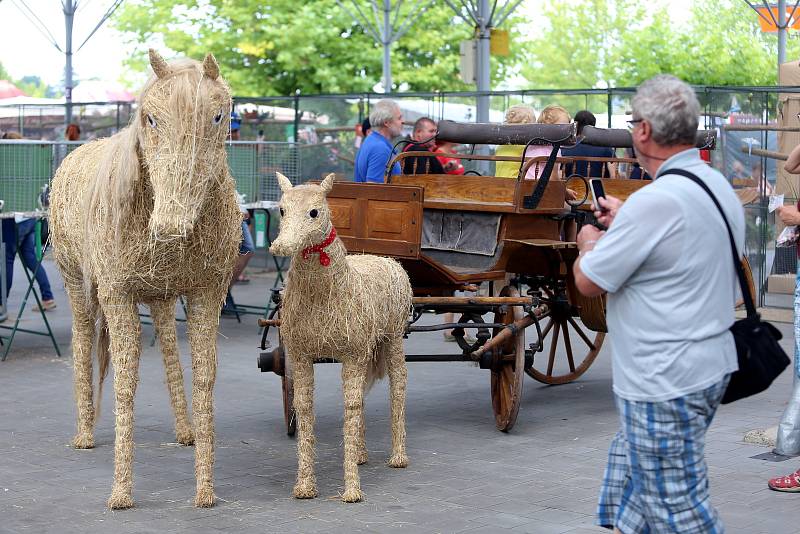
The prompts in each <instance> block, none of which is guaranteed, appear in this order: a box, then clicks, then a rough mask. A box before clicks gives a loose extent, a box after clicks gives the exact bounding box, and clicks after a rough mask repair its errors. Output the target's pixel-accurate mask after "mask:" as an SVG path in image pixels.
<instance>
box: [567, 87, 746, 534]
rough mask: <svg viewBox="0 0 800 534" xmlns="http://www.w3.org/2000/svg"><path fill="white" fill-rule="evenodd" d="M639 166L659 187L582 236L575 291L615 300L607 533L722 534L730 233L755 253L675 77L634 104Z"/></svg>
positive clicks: (607, 214)
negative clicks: (714, 443)
mask: <svg viewBox="0 0 800 534" xmlns="http://www.w3.org/2000/svg"><path fill="white" fill-rule="evenodd" d="M631 106H632V108H633V120H631V121H629V123H630V125H631V136H632V139H633V146H634V148H635V149H636V156H637V158H638V159H639V162H640V163H641V165H642V167H643V168H644V169H645V170H646V171H647V172H648V173H649V174H650V175H651V176H653V177H655V181H654V182H653V183H652V184H651V185H648V186H647V187H644V188H642V189H640V190H638V191H637V192H635V193H634V194H632V195H631V196H630V197H629V198H628V200H627V201H625V203H624V204H623V203H622V202H621V201H620V200H619V199H615V198H613V197H611V196H608V197H607V199H606V200H603V199H600V200H598V202H599V203H600V206H599V208H601V209H602V210H603V211H602V212H600V211H598V212H596V213H597V215H598V218H599V220H600V222H602V223H603V224H605V225H606V226H607V227H608V231H607V232H600V231H599V230H598V229H597V228H595V227H593V226H584V227H583V228H582V229H581V232H580V234H579V235H578V249H579V250H580V257H579V258H578V260H577V261H576V262H575V264H574V267H573V270H574V274H575V285H576V286H577V288H578V290H579V291H580V292H581V293H583V294H584V295H587V296H595V295H600V294H602V293H604V292H607V293H608V332H609V334H610V336H611V347H612V351H613V353H612V376H613V386H614V396H615V399H616V404H617V408H618V410H619V412H620V426H621V428H620V431H619V432H618V433H617V435H616V436H615V437H614V439H613V440H612V443H611V446H610V448H609V454H608V465H607V467H606V471H605V476H604V478H603V483H602V485H601V489H600V499H599V506H598V524H600V525H601V526H605V527H607V528H614V529H615V530H616V532H620V533H622V534H634V533H642V532H653V533H656V532H658V533H666V532H671V533H676V534H677V533H685V532H703V533H721V532H722V531H723V526H722V522H721V521H720V518H719V515H718V514H717V511H716V510H715V509H714V507H713V506H712V504H711V501H710V499H709V491H708V468H707V466H706V462H705V457H704V445H705V436H706V431H707V430H708V426H709V425H710V424H711V420H712V419H713V418H714V413H715V411H716V409H717V406H719V403H720V400H721V399H722V395H723V393H724V392H725V388H726V386H727V384H728V379H729V376H730V374H731V373H733V372H734V371H736V369H737V367H738V363H737V358H736V346H735V345H734V341H733V336H732V335H731V333H730V331H729V330H728V329H729V328H730V326H731V325H732V324H733V321H734V311H733V310H734V305H735V298H736V287H737V284H736V273H735V271H734V267H733V265H732V262H731V250H730V243H729V241H728V239H727V230H726V227H725V222H724V221H723V219H722V217H721V216H720V214H719V212H718V211H717V209H716V207H715V206H714V203H713V201H712V200H711V198H710V197H709V196H708V195H707V194H706V193H705V192H704V191H703V190H702V189H701V188H700V187H699V186H698V185H697V184H695V183H693V182H692V181H691V180H690V179H688V178H686V177H685V176H681V175H679V174H677V172H681V171H684V172H689V173H692V174H694V175H695V176H696V177H697V178H698V179H699V180H700V181H701V182H703V183H704V184H705V185H706V186H708V188H709V189H710V190H711V191H712V192H713V194H714V196H715V197H716V199H717V200H718V201H719V203H720V205H721V206H722V208H723V210H724V212H725V217H726V218H727V220H728V221H729V222H730V225H731V229H732V231H733V236H734V240H735V242H736V248H737V252H739V251H741V250H742V249H743V247H744V233H745V224H744V211H743V210H742V206H741V203H740V202H739V199H738V198H737V197H736V194H735V193H734V191H733V189H732V188H731V185H730V184H729V183H728V181H727V179H725V177H724V176H722V175H721V174H720V173H719V172H717V171H716V170H714V169H712V168H711V167H709V166H708V165H706V163H705V162H704V161H703V160H702V159H700V154H699V152H698V150H697V149H696V148H695V147H694V144H695V137H696V134H697V126H698V117H699V115H700V113H701V109H702V108H701V107H700V104H699V102H698V101H697V97H696V96H695V94H694V91H693V90H692V88H691V87H689V86H688V85H686V84H685V83H683V82H682V81H680V80H678V79H677V78H675V77H673V76H666V75H660V76H656V77H655V78H652V79H650V80H648V81H646V82H645V83H643V84H642V85H641V86H640V87H639V89H638V91H637V92H636V95H635V96H634V97H633V99H632V100H631Z"/></svg>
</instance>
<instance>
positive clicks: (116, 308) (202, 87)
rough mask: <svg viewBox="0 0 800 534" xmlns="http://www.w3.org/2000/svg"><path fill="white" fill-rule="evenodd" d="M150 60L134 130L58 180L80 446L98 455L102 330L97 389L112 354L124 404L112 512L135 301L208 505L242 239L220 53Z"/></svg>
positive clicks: (127, 462)
mask: <svg viewBox="0 0 800 534" xmlns="http://www.w3.org/2000/svg"><path fill="white" fill-rule="evenodd" d="M150 63H151V66H152V68H153V71H154V76H152V77H151V78H150V80H149V81H148V82H147V84H146V85H145V86H144V88H143V89H142V92H141V96H140V100H139V103H138V104H139V105H138V108H137V112H136V113H135V115H134V116H133V117H132V118H131V124H130V125H129V126H128V127H127V128H125V129H123V130H122V131H120V132H119V133H118V134H116V135H114V136H113V137H110V138H106V139H100V140H97V141H94V142H92V143H89V144H87V145H84V146H82V147H80V148H78V149H76V150H75V151H74V152H73V153H71V154H70V155H69V156H68V157H67V158H66V159H65V160H64V162H63V163H62V164H61V166H60V167H59V169H58V171H57V172H56V176H55V177H54V179H53V185H52V192H51V207H50V212H51V232H52V234H51V235H52V239H53V243H54V251H55V258H56V261H57V263H58V266H59V269H60V270H61V273H62V275H63V278H64V281H65V284H66V288H67V293H68V295H69V299H70V302H71V304H72V309H73V341H72V346H73V358H74V362H75V364H74V366H75V397H76V401H77V405H78V433H77V435H76V437H75V439H74V441H73V443H74V445H75V446H76V447H80V448H85V447H91V446H93V437H92V431H93V427H94V419H95V413H96V409H95V408H94V406H93V402H92V398H93V387H92V377H93V369H92V359H91V354H92V345H93V338H94V336H95V331H96V330H98V325H99V330H100V336H99V338H98V340H97V343H96V345H97V350H96V352H97V358H98V366H99V373H98V375H99V377H98V382H99V383H100V384H102V382H103V377H104V375H105V371H104V369H106V368H107V365H108V361H109V359H110V360H111V363H112V364H113V366H114V397H115V403H116V404H115V415H116V442H115V450H114V486H113V489H112V493H111V497H110V499H109V501H108V505H109V507H110V508H127V507H130V506H132V505H133V496H132V488H133V476H132V464H133V451H134V444H133V399H134V395H135V393H136V386H137V383H138V364H139V355H140V339H139V338H140V330H141V326H140V322H139V317H138V308H137V305H138V304H140V303H143V304H147V305H149V306H150V309H151V311H152V315H153V321H154V324H155V326H156V333H157V336H158V338H159V342H160V345H161V348H162V352H163V355H164V365H165V369H166V373H167V382H168V386H169V392H170V399H171V402H172V406H173V409H174V411H175V419H176V422H175V431H176V437H177V440H178V441H179V442H181V443H184V444H191V443H192V442H193V441H194V443H195V446H196V447H195V474H196V478H197V494H196V497H195V504H196V505H197V506H211V505H212V504H213V500H214V495H213V486H212V478H213V477H212V468H213V463H214V424H213V406H212V391H213V386H214V378H215V376H216V363H217V362H216V333H217V327H218V324H219V310H220V307H221V305H222V302H223V300H224V298H225V294H226V291H227V287H228V283H229V281H230V276H231V272H232V270H233V264H234V261H235V258H236V255H237V253H238V244H239V240H240V238H241V234H240V232H241V229H240V228H241V227H240V220H241V219H240V214H239V208H238V205H237V198H236V194H235V186H234V182H233V179H232V178H231V176H230V174H229V171H228V165H227V161H226V153H225V144H224V143H225V138H226V136H227V130H228V128H229V122H230V109H231V97H230V91H229V89H228V86H227V84H226V83H225V82H224V80H222V79H221V78H219V67H218V66H217V63H216V60H214V58H213V56H211V55H210V54H209V55H208V56H207V57H206V58H205V61H204V62H203V63H202V64H201V63H199V62H197V61H192V60H188V59H186V60H179V61H173V62H170V63H168V62H166V61H164V59H162V58H161V57H160V56H159V55H158V54H157V53H156V52H155V51H153V50H151V51H150ZM179 295H184V296H186V298H187V303H188V311H189V324H188V330H189V342H190V346H191V352H192V383H193V384H192V412H193V417H194V431H193V430H192V425H191V424H190V423H189V419H188V414H187V407H186V398H185V394H184V391H183V379H182V370H181V367H180V362H179V360H178V350H177V342H176V337H175V324H174V305H175V300H176V299H177V297H178V296H179ZM104 325H107V333H104V332H105V328H104V327H103V326H104ZM106 334H107V335H106ZM106 347H108V349H107V350H106ZM98 401H99V395H98Z"/></svg>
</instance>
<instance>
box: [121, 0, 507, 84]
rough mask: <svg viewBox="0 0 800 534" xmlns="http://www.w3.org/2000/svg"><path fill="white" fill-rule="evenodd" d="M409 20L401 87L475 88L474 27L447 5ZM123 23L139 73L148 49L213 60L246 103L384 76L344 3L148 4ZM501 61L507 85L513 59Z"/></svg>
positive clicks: (373, 47)
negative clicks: (462, 65) (469, 70)
mask: <svg viewBox="0 0 800 534" xmlns="http://www.w3.org/2000/svg"><path fill="white" fill-rule="evenodd" d="M362 4H366V2H362ZM406 4H407V5H411V4H412V2H406ZM365 14H367V15H370V16H371V14H372V12H371V10H370V9H369V8H367V10H366V11H365ZM404 16H408V17H415V19H416V20H414V23H413V27H412V29H411V31H409V32H408V33H407V34H406V35H405V36H404V37H403V38H401V39H400V40H399V42H397V43H395V44H394V46H393V47H392V78H393V81H394V82H395V88H397V86H398V85H400V84H403V87H404V88H405V87H407V88H408V90H411V91H414V90H419V91H435V90H465V89H469V88H470V87H471V86H470V85H467V84H464V83H463V82H462V81H461V80H460V79H459V77H458V65H459V42H460V41H462V40H464V39H468V38H470V36H471V34H472V28H471V26H470V25H469V24H467V23H466V22H465V21H464V20H463V19H461V18H460V17H459V16H457V15H456V14H455V13H454V12H453V11H452V10H451V9H450V8H449V7H447V6H446V5H445V4H444V3H441V2H436V3H435V5H434V6H433V7H432V8H430V9H429V10H428V11H426V12H425V13H424V14H422V15H417V14H414V13H404V14H402V15H401V17H400V20H403V18H404ZM115 25H116V27H117V29H119V30H121V31H122V32H124V33H125V34H127V35H128V36H129V40H130V42H131V44H133V45H134V46H135V48H136V50H137V52H136V54H135V55H134V57H133V58H132V59H131V60H129V65H130V66H131V67H132V68H134V69H139V70H142V71H143V70H144V68H145V66H146V63H145V59H146V56H145V52H146V48H147V46H153V45H155V46H156V47H162V46H163V47H166V48H168V49H170V50H172V51H174V52H175V53H177V54H181V55H187V56H190V57H195V58H200V57H202V56H203V55H204V54H205V53H207V52H213V53H214V55H215V56H216V58H217V60H218V61H219V62H220V64H221V66H222V68H223V72H225V75H226V78H227V80H228V82H229V83H230V84H231V86H232V88H233V90H234V93H235V94H237V95H240V96H256V95H288V94H293V93H294V92H295V90H298V89H299V90H300V91H301V92H303V93H336V92H361V91H370V90H372V88H373V86H375V84H376V83H377V82H379V81H380V78H381V74H382V67H381V61H382V57H383V53H382V48H381V47H380V45H378V44H376V43H375V42H374V41H373V39H372V38H371V37H370V36H369V35H367V34H366V33H365V32H364V30H363V28H362V27H361V26H359V25H358V24H357V23H356V22H355V21H354V20H353V19H352V18H351V17H350V15H348V14H347V13H346V12H345V11H343V10H342V9H341V7H340V6H339V5H337V3H336V1H335V0H313V1H303V2H298V1H296V0H273V1H270V2H263V1H261V0H240V1H237V2H230V1H226V0H182V1H177V2H163V1H161V0H140V1H139V2H138V3H126V4H124V5H123V7H122V8H121V9H120V10H119V11H118V14H117V15H116V18H115ZM165 55H169V53H168V52H167V53H166V54H165ZM495 63H496V68H495V71H494V76H495V80H499V79H503V78H504V77H505V76H506V75H507V73H506V71H505V66H506V65H511V64H513V63H514V61H513V59H512V58H508V59H503V60H500V61H496V62H495Z"/></svg>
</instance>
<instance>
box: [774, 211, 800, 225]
mask: <svg viewBox="0 0 800 534" xmlns="http://www.w3.org/2000/svg"><path fill="white" fill-rule="evenodd" d="M775 211H776V212H777V214H778V217H780V219H781V222H782V223H783V224H785V225H786V226H797V225H799V224H800V211H798V210H797V207H795V206H779V207H778V209H777V210H775Z"/></svg>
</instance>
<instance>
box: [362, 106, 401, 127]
mask: <svg viewBox="0 0 800 534" xmlns="http://www.w3.org/2000/svg"><path fill="white" fill-rule="evenodd" d="M398 109H400V106H398V105H397V102H395V101H394V100H378V101H377V102H376V103H375V105H374V106H372V111H370V112H369V123H370V125H371V126H372V127H373V128H383V127H384V126H386V123H387V122H388V121H390V120H392V119H393V118H394V112H395V111H397V110H398Z"/></svg>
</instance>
